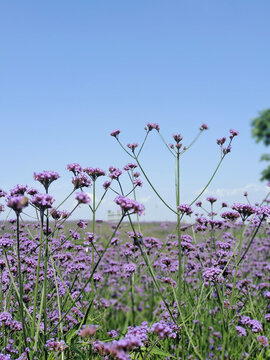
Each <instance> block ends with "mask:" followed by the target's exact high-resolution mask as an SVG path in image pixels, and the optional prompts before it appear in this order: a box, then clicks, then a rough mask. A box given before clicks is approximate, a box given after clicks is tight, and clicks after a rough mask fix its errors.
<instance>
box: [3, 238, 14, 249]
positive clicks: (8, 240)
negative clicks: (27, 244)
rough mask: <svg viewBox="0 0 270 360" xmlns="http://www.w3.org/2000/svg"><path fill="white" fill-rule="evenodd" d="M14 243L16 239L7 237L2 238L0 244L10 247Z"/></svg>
mask: <svg viewBox="0 0 270 360" xmlns="http://www.w3.org/2000/svg"><path fill="white" fill-rule="evenodd" d="M13 245H14V240H13V239H9V238H7V237H2V238H0V246H1V247H3V248H9V247H11V246H13Z"/></svg>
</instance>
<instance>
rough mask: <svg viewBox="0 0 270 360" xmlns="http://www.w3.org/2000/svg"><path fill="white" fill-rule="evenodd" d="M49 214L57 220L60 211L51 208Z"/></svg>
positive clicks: (60, 213)
mask: <svg viewBox="0 0 270 360" xmlns="http://www.w3.org/2000/svg"><path fill="white" fill-rule="evenodd" d="M50 214H51V216H52V218H53V219H54V220H59V219H60V218H61V216H62V211H60V210H56V209H52V210H51V211H50Z"/></svg>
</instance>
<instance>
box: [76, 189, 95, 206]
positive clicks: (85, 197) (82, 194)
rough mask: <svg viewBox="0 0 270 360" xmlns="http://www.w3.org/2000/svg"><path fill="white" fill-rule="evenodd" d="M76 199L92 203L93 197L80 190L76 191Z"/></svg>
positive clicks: (83, 202)
mask: <svg viewBox="0 0 270 360" xmlns="http://www.w3.org/2000/svg"><path fill="white" fill-rule="evenodd" d="M75 199H76V200H77V201H78V203H79V204H87V205H88V204H90V202H91V199H90V196H89V195H87V194H86V193H85V192H83V191H82V192H78V193H76V197H75Z"/></svg>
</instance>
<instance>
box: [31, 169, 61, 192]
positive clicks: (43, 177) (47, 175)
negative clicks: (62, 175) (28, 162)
mask: <svg viewBox="0 0 270 360" xmlns="http://www.w3.org/2000/svg"><path fill="white" fill-rule="evenodd" d="M34 179H35V180H37V181H39V182H40V183H41V184H42V185H43V186H44V188H45V190H46V191H48V188H49V186H50V184H51V183H52V182H53V181H55V180H57V179H59V174H58V173H57V172H55V171H42V172H40V173H35V172H34Z"/></svg>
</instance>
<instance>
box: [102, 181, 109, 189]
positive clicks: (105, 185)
mask: <svg viewBox="0 0 270 360" xmlns="http://www.w3.org/2000/svg"><path fill="white" fill-rule="evenodd" d="M110 186H111V181H108V180H107V181H105V182H104V184H103V188H104V189H105V190H107V189H108V188H109V187H110Z"/></svg>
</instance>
